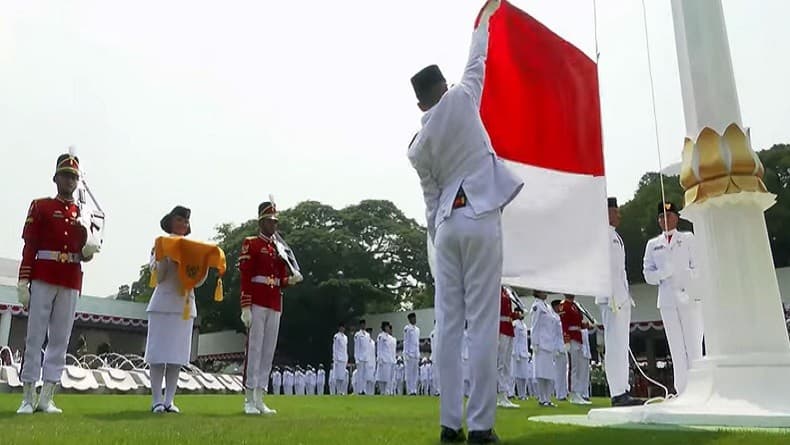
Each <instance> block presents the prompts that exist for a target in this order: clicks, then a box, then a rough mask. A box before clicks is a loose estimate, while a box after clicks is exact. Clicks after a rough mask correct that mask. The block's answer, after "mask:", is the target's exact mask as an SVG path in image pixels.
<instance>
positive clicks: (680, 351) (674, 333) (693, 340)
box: [659, 302, 703, 394]
mask: <svg viewBox="0 0 790 445" xmlns="http://www.w3.org/2000/svg"><path fill="white" fill-rule="evenodd" d="M659 310H660V311H661V321H663V322H664V332H665V333H666V335H667V342H668V343H669V353H670V355H672V370H673V372H674V374H675V389H676V390H677V392H678V394H681V393H682V392H683V391H685V389H686V381H687V379H688V370H689V369H691V365H692V364H693V362H694V361H695V360H699V359H701V358H702V335H703V334H702V332H703V323H702V303H699V302H691V303H688V304H679V305H678V306H677V307H666V308H659Z"/></svg>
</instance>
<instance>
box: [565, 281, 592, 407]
mask: <svg viewBox="0 0 790 445" xmlns="http://www.w3.org/2000/svg"><path fill="white" fill-rule="evenodd" d="M575 300H576V298H575V296H574V295H571V294H566V295H565V300H563V301H562V303H561V304H560V320H561V321H562V338H563V340H564V342H565V349H566V350H567V351H568V354H569V355H570V362H571V363H570V374H571V394H570V402H571V403H573V404H575V405H589V404H590V402H588V401H586V400H585V399H584V397H583V394H584V392H585V391H584V390H585V387H586V386H588V385H589V382H588V381H584V379H583V378H582V376H583V375H585V374H584V373H583V372H582V367H583V366H589V364H588V363H587V361H586V360H585V359H584V352H583V349H582V329H590V328H592V326H591V325H590V324H589V323H587V322H586V321H584V320H583V318H582V312H581V310H580V309H579V306H577V305H576V301H575Z"/></svg>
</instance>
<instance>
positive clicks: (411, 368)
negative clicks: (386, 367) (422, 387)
mask: <svg viewBox="0 0 790 445" xmlns="http://www.w3.org/2000/svg"><path fill="white" fill-rule="evenodd" d="M404 364H405V365H406V393H407V394H408V395H412V394H417V385H418V383H419V381H420V359H419V358H417V357H409V356H406V357H404Z"/></svg>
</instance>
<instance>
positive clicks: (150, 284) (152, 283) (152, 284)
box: [148, 269, 156, 287]
mask: <svg viewBox="0 0 790 445" xmlns="http://www.w3.org/2000/svg"><path fill="white" fill-rule="evenodd" d="M148 287H156V269H152V270H151V279H150V280H148Z"/></svg>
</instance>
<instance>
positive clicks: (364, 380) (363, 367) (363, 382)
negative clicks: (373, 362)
mask: <svg viewBox="0 0 790 445" xmlns="http://www.w3.org/2000/svg"><path fill="white" fill-rule="evenodd" d="M352 384H353V385H354V391H355V392H356V393H357V394H363V393H365V391H366V390H367V388H368V362H361V361H360V362H357V377H356V379H355V381H354V382H352Z"/></svg>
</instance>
